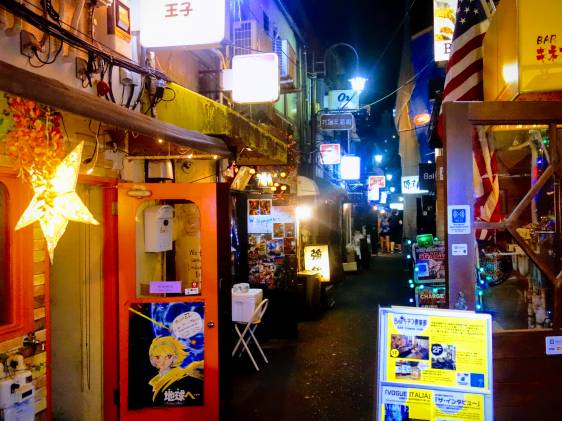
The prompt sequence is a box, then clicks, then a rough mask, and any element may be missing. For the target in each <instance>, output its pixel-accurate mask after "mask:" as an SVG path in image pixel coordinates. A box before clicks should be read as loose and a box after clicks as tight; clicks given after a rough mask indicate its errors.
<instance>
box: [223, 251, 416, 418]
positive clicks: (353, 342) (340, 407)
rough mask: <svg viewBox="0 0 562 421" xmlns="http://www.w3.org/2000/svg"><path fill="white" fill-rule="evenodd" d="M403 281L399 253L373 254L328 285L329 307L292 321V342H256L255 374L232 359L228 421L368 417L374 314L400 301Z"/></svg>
mask: <svg viewBox="0 0 562 421" xmlns="http://www.w3.org/2000/svg"><path fill="white" fill-rule="evenodd" d="M407 279H408V271H407V266H406V264H405V262H404V260H403V259H402V257H401V256H399V255H394V256H391V255H385V256H380V257H373V258H372V260H371V265H370V269H367V270H365V271H363V272H361V273H359V274H356V275H348V276H347V277H346V279H345V281H343V282H341V283H339V284H337V285H336V286H335V287H334V293H333V295H334V299H335V302H336V304H335V306H334V307H333V308H332V309H328V310H326V311H324V312H323V313H322V315H321V316H320V317H319V318H318V320H312V321H302V322H300V323H299V326H298V338H296V339H291V340H275V339H271V340H269V341H267V342H264V343H263V345H264V351H265V353H266V355H267V358H268V359H269V361H270V362H269V364H267V365H265V364H263V361H260V363H261V364H260V367H262V368H261V370H260V371H259V372H256V371H255V370H254V368H253V366H252V364H251V362H250V361H249V359H248V358H247V357H245V356H243V357H242V358H240V359H239V358H237V357H235V358H234V370H233V391H232V405H231V408H230V414H229V419H232V420H241V419H244V420H354V421H358V420H372V419H374V418H375V407H374V405H375V393H376V392H375V384H376V365H377V310H378V307H379V305H380V306H389V305H406V304H407V302H408V299H409V287H408V281H407Z"/></svg>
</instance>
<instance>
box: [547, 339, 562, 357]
mask: <svg viewBox="0 0 562 421" xmlns="http://www.w3.org/2000/svg"><path fill="white" fill-rule="evenodd" d="M544 339H545V342H546V355H562V336H547V337H546V338H544Z"/></svg>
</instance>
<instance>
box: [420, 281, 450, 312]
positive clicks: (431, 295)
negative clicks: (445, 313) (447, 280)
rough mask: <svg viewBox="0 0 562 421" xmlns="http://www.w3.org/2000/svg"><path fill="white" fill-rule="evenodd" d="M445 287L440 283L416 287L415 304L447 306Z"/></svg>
mask: <svg viewBox="0 0 562 421" xmlns="http://www.w3.org/2000/svg"><path fill="white" fill-rule="evenodd" d="M446 292H447V288H446V287H445V285H444V284H442V285H431V286H423V287H422V286H421V285H420V286H418V287H416V306H417V307H421V308H447V295H446Z"/></svg>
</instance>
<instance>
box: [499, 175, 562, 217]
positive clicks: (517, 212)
mask: <svg viewBox="0 0 562 421" xmlns="http://www.w3.org/2000/svg"><path fill="white" fill-rule="evenodd" d="M553 175H554V166H553V165H549V166H548V167H547V168H546V170H545V171H544V172H543V173H542V175H541V176H540V177H539V179H538V180H537V182H536V183H535V185H534V186H533V187H531V189H530V190H529V191H528V192H527V194H526V195H525V197H523V199H521V200H520V201H519V203H518V204H517V206H515V209H513V212H511V214H510V215H509V216H508V218H507V224H508V225H512V224H515V223H516V222H517V220H518V219H519V217H520V216H521V214H522V213H523V212H524V211H525V209H527V208H528V207H529V205H530V204H531V201H532V200H533V197H534V196H535V195H536V194H537V193H538V192H539V191H540V189H542V188H543V187H544V185H545V184H546V183H547V181H548V180H549V178H550V177H552V176H553Z"/></svg>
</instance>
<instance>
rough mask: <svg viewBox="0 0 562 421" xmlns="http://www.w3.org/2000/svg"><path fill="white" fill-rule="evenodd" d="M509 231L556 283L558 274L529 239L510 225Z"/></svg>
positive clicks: (530, 257)
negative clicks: (532, 245) (537, 251)
mask: <svg viewBox="0 0 562 421" xmlns="http://www.w3.org/2000/svg"><path fill="white" fill-rule="evenodd" d="M508 231H509V233H510V234H511V235H512V236H513V239H514V240H515V242H516V243H517V244H518V245H519V247H521V249H522V250H523V251H524V252H525V253H526V254H527V256H529V259H531V261H532V262H533V263H534V264H535V265H536V266H537V267H538V268H539V269H540V270H541V271H542V272H543V273H544V275H545V276H546V277H547V278H548V280H549V281H550V282H552V283H553V284H554V283H555V280H556V275H555V274H554V272H553V271H552V270H551V269H550V267H549V266H548V265H547V264H546V263H545V262H544V260H543V259H541V257H540V256H539V255H538V254H537V253H535V251H534V250H533V248H532V247H531V246H530V245H529V243H527V241H525V239H524V238H523V237H521V235H519V233H518V232H517V228H515V227H511V226H509V227H508Z"/></svg>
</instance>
